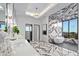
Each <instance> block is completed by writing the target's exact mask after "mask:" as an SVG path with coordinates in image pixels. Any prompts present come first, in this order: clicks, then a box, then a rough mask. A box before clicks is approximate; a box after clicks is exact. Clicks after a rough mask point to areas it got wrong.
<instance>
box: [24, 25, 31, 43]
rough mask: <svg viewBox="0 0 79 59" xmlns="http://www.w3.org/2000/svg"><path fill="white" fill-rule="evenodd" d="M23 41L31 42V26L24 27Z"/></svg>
mask: <svg viewBox="0 0 79 59" xmlns="http://www.w3.org/2000/svg"><path fill="white" fill-rule="evenodd" d="M25 39H26V40H27V41H28V42H30V41H32V24H26V25H25Z"/></svg>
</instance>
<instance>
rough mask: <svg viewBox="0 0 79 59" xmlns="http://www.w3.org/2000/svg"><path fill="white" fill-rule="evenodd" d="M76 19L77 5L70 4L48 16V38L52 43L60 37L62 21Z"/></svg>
mask: <svg viewBox="0 0 79 59" xmlns="http://www.w3.org/2000/svg"><path fill="white" fill-rule="evenodd" d="M73 18H78V3H71V4H69V5H68V6H65V7H64V8H63V9H61V10H59V11H57V12H56V13H54V14H51V15H50V16H49V21H48V37H49V41H52V40H53V39H54V38H55V37H57V36H62V21H63V20H70V19H73Z"/></svg>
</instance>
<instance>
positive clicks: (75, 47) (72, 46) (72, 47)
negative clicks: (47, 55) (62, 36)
mask: <svg viewBox="0 0 79 59" xmlns="http://www.w3.org/2000/svg"><path fill="white" fill-rule="evenodd" d="M56 45H58V46H60V47H63V48H66V49H69V50H72V51H75V52H77V51H78V45H75V44H71V43H68V42H64V43H62V44H56Z"/></svg>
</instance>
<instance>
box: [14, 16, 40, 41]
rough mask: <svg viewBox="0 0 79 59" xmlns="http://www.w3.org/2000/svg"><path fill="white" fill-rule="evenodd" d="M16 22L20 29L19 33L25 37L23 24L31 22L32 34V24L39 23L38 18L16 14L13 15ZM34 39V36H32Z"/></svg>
mask: <svg viewBox="0 0 79 59" xmlns="http://www.w3.org/2000/svg"><path fill="white" fill-rule="evenodd" d="M15 20H16V23H17V25H18V27H19V29H20V34H21V35H22V36H23V37H24V38H25V24H32V25H33V35H34V24H39V25H40V24H41V23H40V20H37V19H34V18H32V17H29V16H16V17H15ZM32 39H33V40H34V36H33V37H32Z"/></svg>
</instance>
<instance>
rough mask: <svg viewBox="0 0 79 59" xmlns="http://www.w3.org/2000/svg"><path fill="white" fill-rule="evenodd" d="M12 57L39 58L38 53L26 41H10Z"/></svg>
mask: <svg viewBox="0 0 79 59" xmlns="http://www.w3.org/2000/svg"><path fill="white" fill-rule="evenodd" d="M11 43H12V46H13V53H14V56H39V53H38V52H37V51H36V50H35V49H34V48H33V47H32V46H31V45H30V44H29V43H28V42H27V41H26V40H15V41H11Z"/></svg>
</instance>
